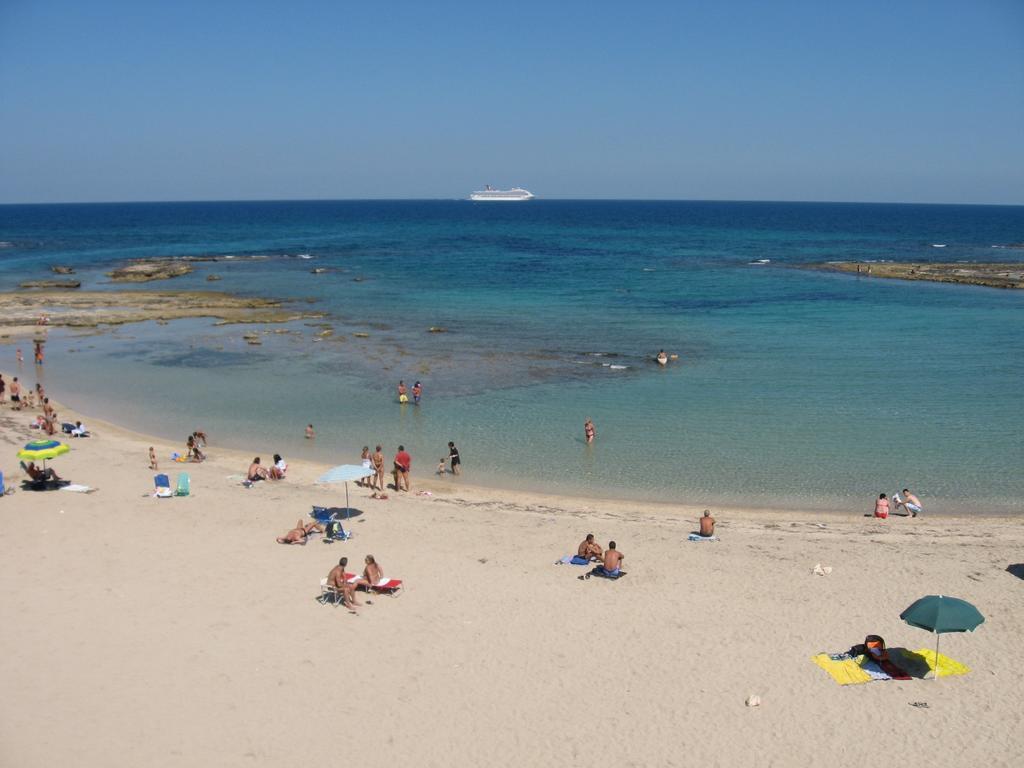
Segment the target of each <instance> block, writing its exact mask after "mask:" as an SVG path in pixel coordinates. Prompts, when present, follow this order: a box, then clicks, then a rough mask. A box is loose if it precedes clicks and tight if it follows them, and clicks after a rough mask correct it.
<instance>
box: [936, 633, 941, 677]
mask: <svg viewBox="0 0 1024 768" xmlns="http://www.w3.org/2000/svg"><path fill="white" fill-rule="evenodd" d="M940 637H942V634H941V633H940V632H936V633H935V680H936V681H938V679H939V638H940Z"/></svg>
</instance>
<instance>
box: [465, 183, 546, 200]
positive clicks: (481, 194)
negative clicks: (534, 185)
mask: <svg viewBox="0 0 1024 768" xmlns="http://www.w3.org/2000/svg"><path fill="white" fill-rule="evenodd" d="M469 199H470V200H475V201H477V202H490V201H492V200H493V201H494V202H501V203H509V202H513V201H519V200H532V199H533V194H532V193H530V192H528V191H527V190H525V189H521V188H519V187H516V188H515V189H491V188H490V187H489V186H488V187H487V188H486V189H482V190H478V191H476V192H473V193H471V194H470V196H469Z"/></svg>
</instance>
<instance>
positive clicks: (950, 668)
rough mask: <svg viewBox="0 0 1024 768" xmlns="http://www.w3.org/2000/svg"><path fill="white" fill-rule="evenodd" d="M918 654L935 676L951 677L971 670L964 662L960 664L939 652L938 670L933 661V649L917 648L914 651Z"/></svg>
mask: <svg viewBox="0 0 1024 768" xmlns="http://www.w3.org/2000/svg"><path fill="white" fill-rule="evenodd" d="M914 653H916V654H917V655H918V656H920V657H922V659H924V661H925V662H926V663H927V664H928V670H929V671H930V672H935V676H936V677H953V676H954V675H966V674H967V673H968V672H970V671H971V668H970V667H968V666H967V665H966V664H961V663H960V662H959V661H953V659H951V658H949V657H948V656H943V655H942V654H941V653H940V654H939V659H938V671H936V669H935V667H936V663H935V651H934V649H932V648H918V649H917V650H916V651H914Z"/></svg>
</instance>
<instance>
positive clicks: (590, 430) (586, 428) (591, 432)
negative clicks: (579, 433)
mask: <svg viewBox="0 0 1024 768" xmlns="http://www.w3.org/2000/svg"><path fill="white" fill-rule="evenodd" d="M583 435H584V436H585V437H586V438H587V442H588V443H592V442H594V438H595V437H596V436H597V430H596V429H594V422H592V421H591V420H590V419H587V420H586V421H585V422H583Z"/></svg>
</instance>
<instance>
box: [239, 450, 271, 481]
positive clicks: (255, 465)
mask: <svg viewBox="0 0 1024 768" xmlns="http://www.w3.org/2000/svg"><path fill="white" fill-rule="evenodd" d="M268 477H270V473H269V472H267V469H266V467H262V466H260V457H259V456H257V457H256V458H255V459H253V460H252V464H250V465H249V471H248V472H247V473H246V475H245V479H246V480H248V481H249V482H250V483H255V482H256V481H257V480H266V479H267V478H268Z"/></svg>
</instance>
